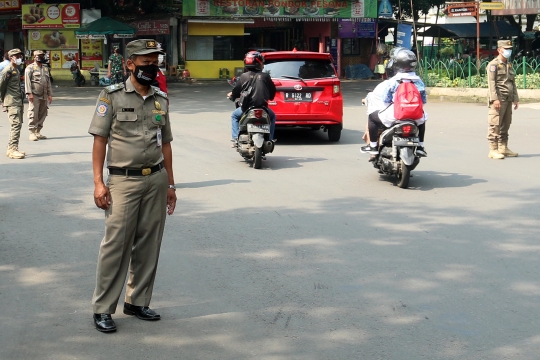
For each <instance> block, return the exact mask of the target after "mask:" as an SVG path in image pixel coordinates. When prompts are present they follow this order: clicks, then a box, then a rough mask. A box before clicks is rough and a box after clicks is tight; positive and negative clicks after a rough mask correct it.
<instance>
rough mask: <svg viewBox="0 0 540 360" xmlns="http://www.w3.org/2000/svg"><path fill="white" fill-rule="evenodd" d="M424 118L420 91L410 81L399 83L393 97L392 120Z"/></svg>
mask: <svg viewBox="0 0 540 360" xmlns="http://www.w3.org/2000/svg"><path fill="white" fill-rule="evenodd" d="M423 116H424V106H423V104H422V96H421V95H420V91H418V88H417V87H416V85H414V83H412V82H411V81H400V83H399V85H398V88H397V90H396V94H395V96H394V118H395V119H396V120H416V119H420V118H422V117H423Z"/></svg>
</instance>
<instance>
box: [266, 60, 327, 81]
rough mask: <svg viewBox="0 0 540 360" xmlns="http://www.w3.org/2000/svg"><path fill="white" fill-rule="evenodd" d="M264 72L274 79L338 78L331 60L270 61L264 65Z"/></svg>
mask: <svg viewBox="0 0 540 360" xmlns="http://www.w3.org/2000/svg"><path fill="white" fill-rule="evenodd" d="M263 71H264V72H266V73H269V74H270V76H271V77H272V78H280V77H282V76H292V77H300V78H302V79H319V78H331V77H336V74H335V72H334V68H333V66H332V63H331V62H330V60H298V59H294V60H269V61H267V62H265V63H264V70H263Z"/></svg>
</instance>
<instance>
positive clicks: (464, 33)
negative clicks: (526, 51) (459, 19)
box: [418, 21, 519, 38]
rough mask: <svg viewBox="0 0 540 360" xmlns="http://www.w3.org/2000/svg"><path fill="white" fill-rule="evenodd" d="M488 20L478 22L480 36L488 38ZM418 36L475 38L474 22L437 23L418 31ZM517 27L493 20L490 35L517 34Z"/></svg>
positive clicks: (496, 36)
mask: <svg viewBox="0 0 540 360" xmlns="http://www.w3.org/2000/svg"><path fill="white" fill-rule="evenodd" d="M489 24H490V23H488V22H482V23H480V37H482V38H489V34H490V32H489ZM418 35H419V36H428V37H441V38H476V23H475V22H473V23H465V24H437V25H432V26H431V27H430V28H429V29H428V30H426V31H424V32H421V33H418ZM518 35H519V29H516V28H515V27H513V26H512V25H510V24H508V23H507V22H504V21H494V22H493V24H492V27H491V36H492V37H494V38H500V37H509V36H518Z"/></svg>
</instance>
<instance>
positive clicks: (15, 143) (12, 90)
mask: <svg viewBox="0 0 540 360" xmlns="http://www.w3.org/2000/svg"><path fill="white" fill-rule="evenodd" d="M8 56H9V60H10V63H9V65H8V66H6V67H5V68H4V70H3V71H2V74H1V75H0V101H1V102H2V106H3V107H4V111H6V112H7V114H8V118H9V122H10V123H11V130H10V132H9V141H8V148H7V151H6V155H7V157H9V158H11V159H23V158H24V156H25V155H26V154H25V153H24V151H20V150H19V138H20V136H21V128H22V124H23V100H22V94H21V74H20V73H19V70H18V68H17V66H19V65H21V64H22V61H23V53H22V51H21V50H19V49H13V50H9V52H8Z"/></svg>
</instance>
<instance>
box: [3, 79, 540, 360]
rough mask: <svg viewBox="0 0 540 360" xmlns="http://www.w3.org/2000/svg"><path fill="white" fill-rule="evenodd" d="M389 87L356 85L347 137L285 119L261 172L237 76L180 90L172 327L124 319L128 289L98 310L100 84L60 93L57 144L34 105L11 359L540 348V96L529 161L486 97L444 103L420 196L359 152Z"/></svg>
mask: <svg viewBox="0 0 540 360" xmlns="http://www.w3.org/2000/svg"><path fill="white" fill-rule="evenodd" d="M374 85H375V83H373V82H367V83H366V82H349V83H344V84H343V88H344V96H345V100H346V101H345V129H344V131H343V135H342V139H341V141H340V142H339V143H329V142H328V141H327V137H326V134H324V133H322V132H321V131H317V132H315V131H310V130H287V131H278V132H277V138H278V143H277V146H276V149H275V152H274V153H273V154H271V155H269V156H268V159H267V160H266V161H264V162H263V169H262V170H254V169H252V168H251V167H250V166H249V165H248V164H246V163H245V162H244V161H243V160H242V159H241V157H240V156H239V155H238V154H237V153H236V152H234V151H233V150H232V149H230V148H229V145H230V143H229V137H230V112H231V111H232V110H233V109H232V103H230V102H229V101H228V100H226V99H225V94H226V93H227V92H228V91H229V90H230V88H229V87H228V85H226V84H213V85H193V86H187V85H183V84H179V85H173V86H172V89H171V114H172V115H171V119H172V122H173V133H174V136H175V140H174V142H173V151H174V168H175V175H176V180H177V186H178V191H177V194H178V197H179V202H178V206H177V211H176V213H175V214H173V215H172V216H171V217H169V218H168V220H167V224H166V229H165V235H164V239H163V247H162V252H161V258H160V265H159V270H158V275H157V279H156V284H155V289H154V297H153V300H152V304H151V306H152V308H154V309H156V310H157V311H158V312H160V313H161V315H162V320H161V321H159V322H155V323H147V322H143V321H140V320H137V319H135V318H131V317H128V316H125V315H123V314H122V311H121V307H122V302H123V295H122V296H121V298H120V303H119V311H118V312H117V314H116V315H115V316H114V319H115V320H116V323H117V326H118V332H117V333H114V334H108V335H106V334H102V333H98V332H97V331H96V330H95V329H94V328H93V324H92V321H91V317H92V310H91V304H90V301H91V296H92V292H93V289H94V285H95V266H96V260H97V252H98V247H99V243H100V241H101V238H102V236H103V228H104V220H103V212H102V211H100V210H99V209H97V208H96V207H95V205H94V203H93V197H92V194H93V183H92V171H91V146H92V138H91V137H90V136H89V135H88V134H87V129H88V125H89V122H90V119H91V117H92V113H93V111H94V104H95V100H96V98H97V94H98V91H99V89H97V88H93V89H92V88H82V89H78V88H58V89H56V92H55V94H56V95H55V101H54V103H53V105H52V106H51V108H50V115H49V117H48V119H47V121H46V123H45V128H44V130H43V133H44V134H45V135H47V136H49V139H48V140H45V141H39V142H30V141H29V140H28V138H27V130H26V125H27V119H26V118H25V120H24V121H25V125H24V131H23V136H22V141H21V146H20V148H21V149H22V150H25V151H26V152H27V153H28V156H27V158H26V159H24V160H11V159H8V158H7V157H5V156H4V155H2V156H0V309H1V310H0V324H1V325H0V329H1V336H0V359H2V360H11V359H54V360H63V359H84V360H87V359H88V360H90V359H92V360H93V359H188V360H191V359H227V360H228V359H230V360H238V359H261V360H278V359H279V360H282V359H283V360H285V359H287V360H289V359H291V360H312V359H368V360H371V359H396V360H403V359H411V360H416V359H472V360H476V359H520V360H523V359H538V354H539V352H540V325H539V321H538V319H539V318H540V262H539V261H538V255H539V252H540V245H539V242H538V240H539V234H540V225H539V214H540V205H539V199H540V191H539V187H538V179H539V178H540V166H539V165H540V150H539V147H538V139H537V138H538V136H539V135H538V134H540V122H539V121H538V110H539V109H540V104H527V105H524V106H523V107H522V108H520V109H519V110H518V111H516V112H515V117H514V124H513V125H512V128H511V131H510V134H511V138H510V147H511V149H512V150H514V151H517V152H519V153H520V156H519V157H518V158H512V159H505V160H502V161H495V160H491V159H488V157H487V154H488V146H487V141H486V133H487V125H486V123H487V108H486V106H485V105H484V104H463V103H441V102H432V103H431V104H428V105H427V107H426V109H427V110H428V111H429V113H430V120H429V121H428V124H427V135H426V149H427V151H428V153H429V157H428V158H426V159H423V160H422V162H421V163H420V165H419V166H418V167H417V169H416V170H415V171H413V175H414V177H413V178H412V179H411V182H410V185H411V188H410V189H408V190H403V189H400V188H398V187H397V186H395V185H394V182H393V179H392V178H387V177H381V176H379V175H378V174H377V172H376V171H375V169H373V167H372V166H371V164H369V163H368V161H367V158H368V156H367V155H364V154H360V152H359V151H358V149H359V147H360V145H361V143H362V141H361V136H362V133H363V129H364V125H365V122H366V115H365V107H362V106H360V99H361V98H362V97H364V95H365V92H364V89H365V88H367V87H374ZM0 116H1V117H2V120H1V121H0V144H7V138H8V131H9V124H8V121H7V117H6V115H5V114H4V115H0Z"/></svg>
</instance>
